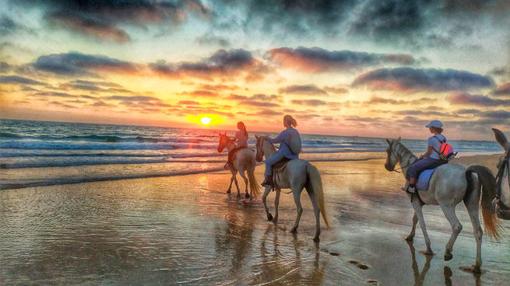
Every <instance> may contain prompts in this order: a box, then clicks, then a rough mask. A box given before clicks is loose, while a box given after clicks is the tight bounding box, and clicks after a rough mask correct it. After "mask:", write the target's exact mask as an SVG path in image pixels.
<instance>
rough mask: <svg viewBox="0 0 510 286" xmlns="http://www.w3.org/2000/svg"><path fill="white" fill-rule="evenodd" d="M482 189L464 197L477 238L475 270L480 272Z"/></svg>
mask: <svg viewBox="0 0 510 286" xmlns="http://www.w3.org/2000/svg"><path fill="white" fill-rule="evenodd" d="M479 202H480V189H479V188H478V189H477V190H476V189H475V190H472V191H471V193H470V194H468V196H466V197H465V198H464V204H465V205H466V208H467V211H468V214H469V218H470V219H471V224H472V225H473V233H474V235H475V239H476V262H475V265H474V269H473V271H474V272H475V273H480V267H481V266H482V236H483V231H482V227H481V225H480V214H479V211H480V204H479Z"/></svg>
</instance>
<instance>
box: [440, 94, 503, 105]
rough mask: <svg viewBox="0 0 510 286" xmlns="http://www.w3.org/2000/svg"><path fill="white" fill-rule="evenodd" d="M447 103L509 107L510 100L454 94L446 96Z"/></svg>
mask: <svg viewBox="0 0 510 286" xmlns="http://www.w3.org/2000/svg"><path fill="white" fill-rule="evenodd" d="M448 101H449V102H450V103H454V104H462V105H472V106H481V107H492V106H496V107H497V106H510V99H495V98H492V97H489V96H485V95H477V94H469V93H455V94H451V95H449V96H448Z"/></svg>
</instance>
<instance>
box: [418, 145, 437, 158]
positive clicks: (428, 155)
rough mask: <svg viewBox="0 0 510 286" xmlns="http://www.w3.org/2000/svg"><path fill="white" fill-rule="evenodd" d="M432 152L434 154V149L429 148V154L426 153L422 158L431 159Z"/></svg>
mask: <svg viewBox="0 0 510 286" xmlns="http://www.w3.org/2000/svg"><path fill="white" fill-rule="evenodd" d="M432 152H434V149H432V146H428V147H427V152H425V153H424V154H423V155H422V156H421V157H422V158H427V157H430V155H432Z"/></svg>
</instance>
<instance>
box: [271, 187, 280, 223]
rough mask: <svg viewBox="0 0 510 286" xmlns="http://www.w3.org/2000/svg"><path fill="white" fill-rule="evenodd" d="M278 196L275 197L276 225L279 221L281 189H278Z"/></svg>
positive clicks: (274, 221)
mask: <svg viewBox="0 0 510 286" xmlns="http://www.w3.org/2000/svg"><path fill="white" fill-rule="evenodd" d="M275 191H276V196H275V198H274V219H273V223H274V224H275V225H276V224H277V223H278V206H279V205H280V192H281V190H280V189H276V190H275Z"/></svg>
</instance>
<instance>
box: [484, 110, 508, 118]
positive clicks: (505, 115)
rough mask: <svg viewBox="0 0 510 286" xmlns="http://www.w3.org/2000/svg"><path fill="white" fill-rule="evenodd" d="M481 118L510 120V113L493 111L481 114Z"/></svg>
mask: <svg viewBox="0 0 510 286" xmlns="http://www.w3.org/2000/svg"><path fill="white" fill-rule="evenodd" d="M479 116H481V117H484V118H489V119H510V112H509V111H506V110H493V111H486V112H481V113H479Z"/></svg>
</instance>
